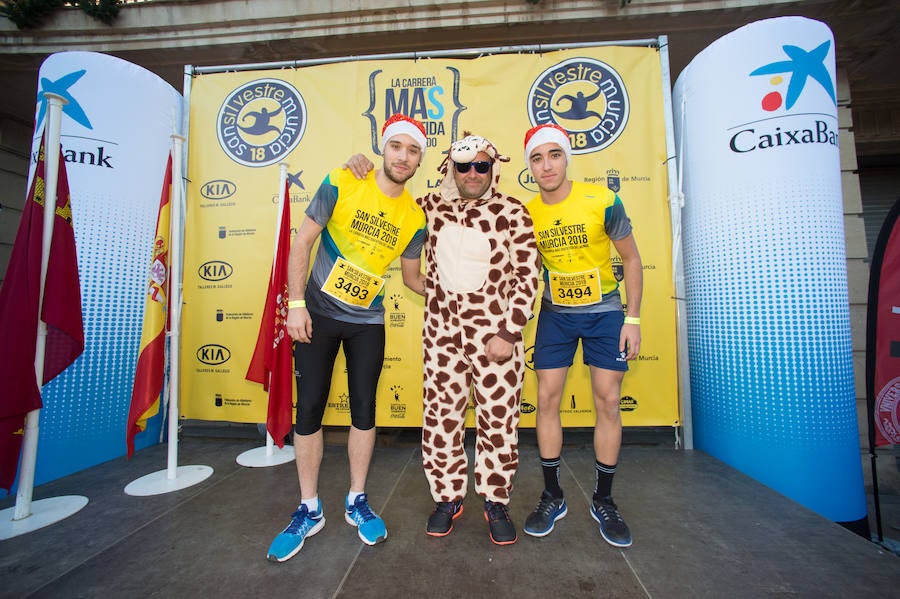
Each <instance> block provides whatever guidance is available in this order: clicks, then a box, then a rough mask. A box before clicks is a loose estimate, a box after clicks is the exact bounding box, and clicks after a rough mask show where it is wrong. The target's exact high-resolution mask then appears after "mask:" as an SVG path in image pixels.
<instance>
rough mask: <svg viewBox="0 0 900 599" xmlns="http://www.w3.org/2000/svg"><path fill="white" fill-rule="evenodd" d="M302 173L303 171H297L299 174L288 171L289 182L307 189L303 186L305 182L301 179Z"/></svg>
mask: <svg viewBox="0 0 900 599" xmlns="http://www.w3.org/2000/svg"><path fill="white" fill-rule="evenodd" d="M302 174H303V171H297V174H296V175H292V174H290V173H288V174H287V178H288V184H289V185H296V186H297V187H299V188H300V189H304V190H305V189H306V188H305V187H303V182H302V181H301V180H300V175H302Z"/></svg>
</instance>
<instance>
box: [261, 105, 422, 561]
mask: <svg viewBox="0 0 900 599" xmlns="http://www.w3.org/2000/svg"><path fill="white" fill-rule="evenodd" d="M425 147H426V137H425V128H424V127H423V126H422V124H421V123H419V122H418V121H415V120H414V119H411V118H408V117H406V116H403V115H394V116H392V117H391V118H390V119H388V120H387V122H386V123H385V125H384V128H383V129H382V138H381V150H382V156H383V158H384V163H383V167H382V168H381V169H379V170H376V171H373V172H372V173H369V175H368V176H367V177H365V178H364V179H362V180H358V179H357V178H356V177H355V176H353V174H352V173H351V172H350V171H349V170H347V169H334V170H332V171H331V172H330V173H329V174H328V176H327V177H326V178H325V180H324V181H323V182H322V185H321V186H319V189H318V191H317V192H316V194H315V196H314V197H313V199H312V201H311V202H310V204H309V207H308V208H307V209H306V218H305V219H304V220H303V223H302V224H301V225H300V230H299V231H298V232H297V235H296V236H295V237H294V241H293V244H292V245H291V253H290V258H289V260H288V292H289V294H290V301H289V302H288V308H289V311H288V317H287V324H286V328H287V331H288V334H289V335H290V336H291V338H292V339H293V340H294V341H296V343H295V344H294V365H295V372H296V377H297V417H296V424H295V426H294V455H295V456H296V459H297V476H298V478H299V482H300V500H301V503H300V505H299V507H298V508H297V510H296V511H295V512H294V513H293V514H292V515H291V522H290V524H288V526H287V527H286V528H285V529H284V530H283V531H282V532H281V533H279V534H278V535H277V536H276V537H275V540H273V541H272V544H271V545H270V547H269V550H268V552H267V558H268V559H269V560H270V561H276V562H283V561H285V560H287V559H290V558H291V557H293V556H294V555H295V554H296V553H297V552H298V551H300V549H301V548H302V547H303V543H304V541H305V540H306V538H307V537H309V536H312V535H314V534H316V533H317V532H319V531H320V530H321V529H322V527H323V526H324V525H325V517H324V513H323V509H322V502H321V501H320V500H319V496H318V480H319V467H320V465H321V462H322V454H323V451H324V440H323V435H322V416H323V414H324V412H325V403H326V401H327V399H328V393H329V390H330V387H331V376H332V371H333V369H334V359H335V357H336V356H337V352H338V348H339V347H340V346H341V345H343V348H344V356H345V357H346V360H347V379H348V386H349V394H350V414H351V422H352V424H351V426H350V432H349V436H348V439H347V454H348V457H349V460H350V491H349V493H348V494H347V498H346V501H345V504H344V508H345V511H344V519H345V520H346V521H347V523H348V524H350V525H351V526H354V527H356V529H357V532H358V534H359V537H360V539H362V541H363V542H364V543H366V544H368V545H374V544H376V543H380V542H382V541H384V540H385V539H386V538H387V529H386V528H385V525H384V521H383V520H382V519H381V517H379V516H378V514H376V513H375V512H374V511H373V510H372V508H371V507H370V506H369V503H368V496H367V495H366V492H365V486H366V477H367V475H368V471H369V463H370V462H371V459H372V453H373V451H374V448H375V391H376V388H377V386H378V378H379V376H380V375H381V367H382V364H383V362H384V342H385V334H384V306H383V304H382V302H383V299H384V278H383V277H384V274H385V273H386V272H387V270H388V267H389V266H390V264H391V263H392V262H393V261H394V260H395V259H396V258H398V257H399V258H400V259H401V260H400V263H401V272H402V274H403V282H404V283H406V284H407V285H408V286H410V287H411V288H413V289H414V291H416V292H418V293H421V292H422V283H421V280H420V273H419V265H420V254H421V252H422V246H423V244H424V242H425V215H424V213H423V212H422V209H421V208H419V207H418V206H417V205H416V202H415V201H414V200H413V197H412V196H411V195H410V193H409V192H408V191H406V189H405V185H406V181H407V180H409V179H410V178H411V177H412V176H413V175H414V174H415V172H416V169H418V167H419V164H420V163H421V160H422V156H423V155H424V153H425ZM320 237H321V240H320V243H319V249H318V250H317V252H316V257H315V261H314V262H313V264H312V270H311V271H310V270H309V263H310V255H311V252H312V247H313V245H314V243H315V241H316V239H318V238H320ZM307 272H309V277H308V280H307Z"/></svg>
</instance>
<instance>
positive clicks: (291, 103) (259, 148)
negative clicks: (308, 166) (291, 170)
mask: <svg viewBox="0 0 900 599" xmlns="http://www.w3.org/2000/svg"><path fill="white" fill-rule="evenodd" d="M306 118H307V117H306V103H305V102H304V101H303V96H301V95H300V92H298V91H297V89H296V88H294V86H293V85H291V84H290V83H287V82H285V81H281V80H279V79H257V80H256V81H251V82H250V83H246V84H244V85H242V86H241V87H239V88H237V89H235V90H234V91H232V92H231V94H229V95H228V97H227V98H225V101H224V102H223V103H222V107H221V108H220V109H219V116H218V118H217V120H216V134H217V136H218V138H219V145H220V146H222V150H224V151H225V153H226V154H228V156H230V157H231V159H232V160H234V161H235V162H237V163H239V164H243V165H244V166H250V167H260V166H269V165H270V164H275V163H276V162H279V161H280V160H282V159H283V158H284V157H285V156H287V155H288V154H289V153H290V152H291V150H293V149H294V148H296V147H297V144H299V143H300V139H301V138H302V137H303V132H304V131H305V130H306Z"/></svg>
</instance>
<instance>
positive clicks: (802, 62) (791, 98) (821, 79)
mask: <svg viewBox="0 0 900 599" xmlns="http://www.w3.org/2000/svg"><path fill="white" fill-rule="evenodd" d="M830 47H831V40H829V41H826V42H825V43H823V44H822V45H820V46H819V47H818V48H816V49H815V50H811V51H809V52H807V51H806V50H804V49H803V48H800V47H798V46H788V45H785V46H782V47H781V48H782V50H784V53H785V54H787V55H788V58H789V59H790V60H780V61H778V62H773V63H770V64H767V65H764V66H761V67H759V68H758V69H756V70H755V71H753V72H752V73H750V75H751V76H753V75H776V74H781V73H790V75H791V80H790V83H789V84H788V89H787V95H786V97H785V106H784V107H785V109H786V110H790V108H791V107H792V106H793V105H794V103H796V102H797V99H798V98H799V97H800V94H801V92H803V88H804V87H805V86H806V80H807V79H809V78H812V79H813V80H815V81H817V82H818V83H819V85H821V86H822V87H823V88H824V89H825V92H826V93H827V94H828V96H829V97H830V98H831V101H832V102H834V103H835V104H837V98H836V96H835V93H834V85H833V84H832V83H831V75H830V74H829V73H828V69H827V68H825V57H826V56H827V55H828V50H829V48H830Z"/></svg>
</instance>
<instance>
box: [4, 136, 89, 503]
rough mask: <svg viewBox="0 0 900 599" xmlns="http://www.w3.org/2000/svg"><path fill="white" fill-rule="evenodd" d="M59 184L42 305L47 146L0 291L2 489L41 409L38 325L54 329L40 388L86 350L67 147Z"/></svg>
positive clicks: (41, 153) (49, 335)
mask: <svg viewBox="0 0 900 599" xmlns="http://www.w3.org/2000/svg"><path fill="white" fill-rule="evenodd" d="M51 151H56V152H59V173H58V177H57V183H56V216H55V218H54V223H53V237H52V238H51V240H50V252H49V259H48V263H47V276H46V278H45V280H44V301H43V306H41V305H39V304H40V293H41V253H42V249H43V243H44V242H43V228H44V216H43V213H44V201H45V198H46V182H45V177H46V173H45V171H46V164H45V162H46V161H45V147H44V141H43V140H41V145H40V150H39V151H38V163H37V166H36V168H35V172H34V179H32V182H31V187H30V189H29V191H28V197H27V199H26V200H25V207H24V208H23V210H22V220H21V221H20V223H19V230H18V232H17V233H16V240H15V243H14V245H13V249H12V254H11V255H10V259H9V266H8V268H7V271H6V278H5V279H4V281H3V286H2V288H0V339H2V340H3V343H2V344H0V381H3V393H2V394H0V488H4V489H10V488H11V487H12V484H13V482H14V481H15V477H16V469H17V466H18V462H19V453H20V451H21V448H22V438H23V426H24V423H25V417H26V416H27V415H28V412H30V411H32V410H36V409H39V408H41V407H42V402H41V391H40V388H39V387H38V380H37V374H36V373H35V364H34V361H35V354H36V352H37V330H38V321H39V320H43V321H44V322H45V323H47V340H46V345H45V348H44V372H43V379H42V381H41V384H46V383H48V382H49V381H50V380H51V379H53V377H55V376H56V375H58V374H59V373H60V372H62V371H63V370H65V369H66V367H68V366H69V365H70V364H71V363H72V362H74V361H75V359H76V358H77V357H78V356H80V355H81V353H82V352H83V351H84V323H83V322H82V318H81V285H80V283H79V280H78V258H77V255H76V252H75V231H74V229H73V227H72V204H71V201H70V197H69V180H68V177H67V176H66V163H65V160H64V158H63V155H62V148H61V147H58V148H55V149H53V150H51Z"/></svg>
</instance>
